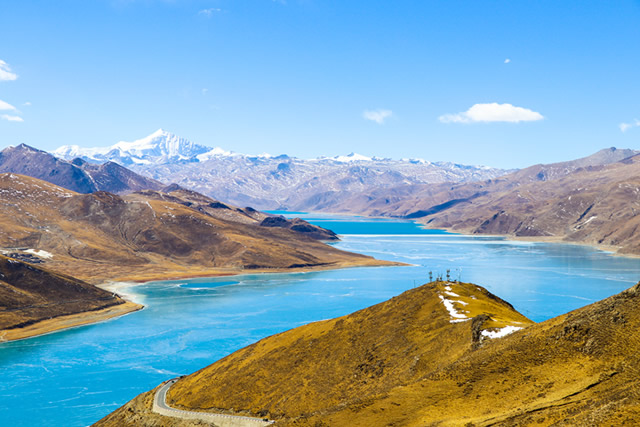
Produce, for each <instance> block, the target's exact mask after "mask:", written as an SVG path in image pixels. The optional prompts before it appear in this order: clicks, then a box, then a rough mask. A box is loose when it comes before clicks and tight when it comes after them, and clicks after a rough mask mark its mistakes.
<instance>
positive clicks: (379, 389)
mask: <svg viewBox="0 0 640 427" xmlns="http://www.w3.org/2000/svg"><path fill="white" fill-rule="evenodd" d="M639 302H640V285H636V286H634V287H633V288H631V289H629V290H627V291H625V292H622V293H621V294H619V295H616V296H613V297H611V298H608V299H606V300H603V301H600V302H598V303H595V304H592V305H590V306H587V307H584V308H582V309H579V310H576V311H574V312H571V313H569V314H566V315H563V316H560V317H557V318H554V319H551V320H548V321H546V322H543V323H540V324H530V322H529V321H527V319H525V318H524V317H522V316H521V315H519V314H518V313H517V312H515V311H514V310H513V308H511V307H510V306H509V305H508V304H507V303H505V302H504V301H501V300H500V299H498V298H497V297H495V296H493V295H491V294H489V293H488V292H486V291H485V290H483V289H482V288H479V287H477V286H476V285H472V284H458V283H444V282H435V283H431V284H428V285H425V286H423V287H420V288H417V289H413V290H410V291H407V292H405V293H404V294H402V295H400V296H398V297H396V298H393V299H391V300H389V301H387V302H384V303H382V304H379V305H376V306H373V307H370V308H367V309H364V310H361V311H359V312H356V313H354V314H351V315H348V316H345V317H341V318H338V319H333V320H328V321H322V322H316V323H312V324H309V325H306V326H302V327H299V328H296V329H293V330H290V331H287V332H284V333H282V334H278V335H274V336H272V337H269V338H266V339H264V340H261V341H259V342H258V343H256V344H253V345H251V346H249V347H246V348H244V349H242V350H240V351H238V352H236V353H233V354H232V355H230V356H228V357H226V358H224V359H222V360H220V361H218V362H216V363H214V364H213V365H211V366H209V367H207V368H204V369H202V370H201V371H198V372H196V373H194V374H192V375H189V376H187V377H184V378H182V379H180V380H178V382H177V383H176V384H174V385H173V386H172V387H171V389H170V390H169V393H168V398H167V402H168V403H169V404H170V405H172V406H174V407H177V408H182V409H189V410H199V411H211V412H222V413H236V414H237V413H241V414H252V415H254V416H259V417H266V418H269V419H273V420H275V421H276V424H275V425H281V426H285V425H296V426H343V425H344V426H346V425H349V426H378V425H395V426H405V425H406V426H424V425H456V426H457V425H468V426H486V425H540V426H546V425H621V424H624V423H633V422H634V421H637V420H638V419H640V387H639V385H640V382H639V378H640V375H639V373H640V372H639V368H638V366H639V362H640V356H639V355H638V353H637V351H636V350H637V346H638V345H639V344H640V334H639V333H638V330H639V326H640V313H639V312H638V310H637V306H638V303H639ZM461 317H467V318H469V317H472V319H470V320H464V319H463V318H461ZM505 325H511V326H518V327H523V328H524V329H523V330H519V331H516V332H514V333H512V334H510V335H506V336H503V337H495V338H491V337H490V336H491V335H492V333H493V334H496V333H497V332H500V331H505V329H497V328H504V327H505ZM494 336H495V335H494ZM152 398H153V392H149V393H145V394H142V395H140V396H138V397H137V398H136V399H134V400H132V401H131V402H129V403H128V404H126V405H125V406H123V407H122V408H120V409H119V410H117V411H116V412H114V413H113V414H111V415H109V416H107V417H105V418H104V419H103V420H101V421H99V422H98V423H97V424H96V425H97V426H115V425H118V426H123V425H136V426H139V425H146V426H151V425H165V426H177V425H193V424H190V421H188V420H182V419H180V418H168V417H162V416H160V415H157V414H155V413H153V412H152V410H151V401H152Z"/></svg>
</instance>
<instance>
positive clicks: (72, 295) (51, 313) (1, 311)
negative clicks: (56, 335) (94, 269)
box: [0, 255, 140, 341]
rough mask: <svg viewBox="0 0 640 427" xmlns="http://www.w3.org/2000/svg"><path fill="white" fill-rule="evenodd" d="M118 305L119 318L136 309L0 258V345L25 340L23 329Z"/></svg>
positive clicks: (92, 288) (69, 279)
mask: <svg viewBox="0 0 640 427" xmlns="http://www.w3.org/2000/svg"><path fill="white" fill-rule="evenodd" d="M119 305H122V306H123V307H118V308H117V309H116V311H118V312H119V313H120V314H122V313H124V312H127V311H131V310H132V309H137V308H140V307H139V306H137V307H136V306H135V305H132V304H128V303H125V301H124V300H123V299H121V298H120V297H118V296H117V295H115V294H113V293H111V292H107V291H105V290H103V289H100V288H97V287H95V286H93V285H90V284H88V283H85V282H82V281H80V280H77V279H74V278H72V277H69V276H64V275H60V274H56V273H52V272H50V271H47V270H46V269H42V268H40V267H38V266H35V265H30V264H26V263H24V262H21V261H19V260H16V259H13V258H7V257H5V256H2V255H0V341H2V340H4V339H15V338H23V337H25V336H29V335H30V334H29V333H23V330H24V328H26V327H30V326H32V325H35V324H37V323H39V322H42V321H45V320H48V319H51V318H54V317H60V316H70V315H74V314H78V313H84V312H98V311H104V310H105V309H108V308H110V307H114V306H119ZM124 306H126V307H124ZM36 329H37V328H36ZM32 330H34V329H33V328H32ZM40 333H42V332H40Z"/></svg>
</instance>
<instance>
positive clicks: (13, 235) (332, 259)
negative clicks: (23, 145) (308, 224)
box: [0, 174, 385, 283]
mask: <svg viewBox="0 0 640 427" xmlns="http://www.w3.org/2000/svg"><path fill="white" fill-rule="evenodd" d="M206 200H208V201H209V205H213V207H212V206H207V207H206V208H202V206H198V205H197V204H194V202H193V200H187V198H186V196H184V195H181V194H180V192H171V193H169V194H167V195H166V197H165V196H161V195H160V194H159V193H157V192H142V193H134V194H130V195H127V196H125V197H121V196H118V195H114V194H111V193H107V192H96V193H92V194H78V193H74V192H72V191H69V190H65V189H63V188H61V187H57V186H55V185H53V184H50V183H47V182H44V181H40V180H36V179H33V178H29V177H25V176H20V175H15V174H0V248H5V249H7V250H9V249H11V248H14V249H16V250H17V251H18V252H19V253H23V254H24V253H25V251H40V250H44V251H46V252H47V253H50V254H51V255H52V256H51V257H49V258H42V257H40V261H43V262H44V263H45V265H46V267H47V268H49V269H51V270H53V271H57V272H61V273H67V274H72V275H73V276H74V277H78V278H81V279H84V280H87V281H89V282H91V283H99V282H102V281H104V280H118V279H128V280H147V279H159V278H168V277H188V276H203V275H215V274H230V273H239V272H242V271H243V270H247V269H250V270H260V271H262V270H264V271H273V270H276V269H301V268H335V267H342V266H353V265H383V264H385V262H383V261H377V260H374V259H373V258H370V257H367V256H363V255H358V254H352V253H348V252H343V251H340V250H337V249H335V248H333V247H331V246H328V245H326V244H324V243H321V242H319V241H318V240H316V239H314V238H311V237H308V236H306V235H305V234H304V233H301V232H297V231H295V230H289V229H286V228H282V227H264V226H260V224H259V218H260V216H259V215H258V216H257V218H253V219H251V218H250V216H248V215H247V213H246V212H245V211H244V210H239V209H237V208H231V207H228V206H227V207H228V208H229V209H225V208H221V207H219V206H218V205H216V204H215V203H216V202H215V201H213V200H212V199H206ZM215 211H224V212H223V213H222V214H220V215H216V214H215ZM227 211H229V212H227ZM248 212H250V211H248ZM229 216H232V217H231V218H230V217H229ZM234 218H235V219H234ZM238 218H241V219H242V221H241V220H239V219H238ZM245 220H247V221H245Z"/></svg>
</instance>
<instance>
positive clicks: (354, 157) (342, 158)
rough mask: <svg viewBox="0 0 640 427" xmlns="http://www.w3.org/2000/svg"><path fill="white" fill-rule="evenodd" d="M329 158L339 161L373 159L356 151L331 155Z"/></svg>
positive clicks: (367, 160)
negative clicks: (341, 154) (342, 154)
mask: <svg viewBox="0 0 640 427" xmlns="http://www.w3.org/2000/svg"><path fill="white" fill-rule="evenodd" d="M331 160H335V161H336V162H340V163H350V162H370V161H372V160H373V159H372V158H371V157H367V156H363V155H362V154H358V153H350V154H347V155H346V156H335V157H331Z"/></svg>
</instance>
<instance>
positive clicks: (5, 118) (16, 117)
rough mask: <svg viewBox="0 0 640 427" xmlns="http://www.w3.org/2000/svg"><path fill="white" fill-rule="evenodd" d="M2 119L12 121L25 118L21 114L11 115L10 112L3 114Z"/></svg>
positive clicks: (19, 120)
mask: <svg viewBox="0 0 640 427" xmlns="http://www.w3.org/2000/svg"><path fill="white" fill-rule="evenodd" d="M0 119H2V120H8V121H10V122H24V120H22V117H20V116H12V115H9V114H3V115H1V116H0Z"/></svg>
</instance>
